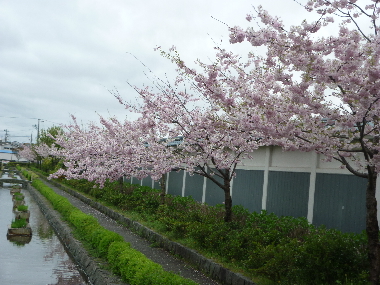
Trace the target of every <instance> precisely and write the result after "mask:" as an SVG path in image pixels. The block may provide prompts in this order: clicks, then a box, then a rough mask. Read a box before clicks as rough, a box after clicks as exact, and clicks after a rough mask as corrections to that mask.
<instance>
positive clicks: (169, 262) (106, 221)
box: [45, 181, 221, 285]
mask: <svg viewBox="0 0 380 285" xmlns="http://www.w3.org/2000/svg"><path fill="white" fill-rule="evenodd" d="M45 183H46V184H47V185H48V186H49V187H50V188H52V189H53V190H54V191H55V192H56V193H57V194H59V195H61V196H64V197H66V198H67V199H68V200H69V201H70V202H71V203H72V204H73V205H74V206H75V207H77V208H79V209H80V210H81V211H83V212H84V213H86V214H90V215H92V216H94V217H95V218H97V219H98V221H99V223H100V224H101V225H102V226H103V227H104V228H106V229H108V230H110V231H113V232H116V233H118V234H119V235H121V236H122V237H124V240H125V241H126V242H129V243H130V244H131V246H132V247H133V248H134V249H136V250H138V251H140V252H141V253H143V254H144V255H145V256H146V257H148V258H149V259H151V260H152V261H154V262H156V263H158V264H161V266H162V267H163V268H164V269H165V270H167V271H172V272H175V273H177V274H179V275H181V276H183V277H185V278H189V279H192V280H194V281H195V282H197V283H198V284H201V285H217V284H221V283H218V282H216V281H214V280H212V279H210V278H209V277H207V276H205V275H204V274H203V273H202V272H200V271H199V270H196V269H194V268H193V267H191V265H190V264H188V263H186V262H185V261H183V260H181V259H178V258H176V257H174V256H172V255H171V254H170V253H168V252H167V251H165V250H163V249H161V248H155V247H152V246H151V245H150V244H149V243H148V242H147V241H146V240H145V239H143V238H141V237H139V236H138V235H136V234H135V233H133V232H131V231H130V230H129V229H128V228H126V227H125V226H123V225H120V224H118V223H117V222H116V221H114V220H113V219H111V218H110V217H108V216H106V215H104V214H103V213H101V212H99V211H98V210H96V209H94V208H92V207H91V206H89V205H87V204H85V203H83V202H82V201H80V200H79V199H77V198H75V197H73V196H71V195H70V194H68V193H67V192H65V191H63V190H61V189H59V188H58V187H55V186H54V185H52V184H50V183H48V182H46V181H45Z"/></svg>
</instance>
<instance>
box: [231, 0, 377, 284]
mask: <svg viewBox="0 0 380 285" xmlns="http://www.w3.org/2000/svg"><path fill="white" fill-rule="evenodd" d="M363 2H365V1H354V0H351V1H347V0H331V1H326V0H314V1H308V2H307V4H306V5H305V8H306V9H307V11H309V12H312V11H315V12H316V13H315V14H311V15H316V16H317V18H316V20H315V21H312V22H308V21H306V20H304V21H303V22H302V23H301V25H299V26H292V27H290V28H287V27H286V26H285V24H284V23H283V22H282V21H281V20H280V18H278V17H273V16H271V15H270V14H269V13H268V12H267V11H265V10H264V9H263V8H262V7H258V8H257V9H256V14H255V15H248V16H247V20H248V21H257V23H258V22H260V24H258V27H257V28H253V27H250V28H248V29H242V28H240V27H233V28H230V41H231V43H239V42H242V41H248V42H250V43H251V44H252V46H255V47H258V46H261V47H265V48H266V55H265V56H261V57H257V58H256V63H257V68H259V69H262V70H263V72H265V74H266V78H267V88H268V89H267V91H266V93H265V94H268V96H269V98H271V99H272V104H271V107H270V108H268V107H269V105H265V108H266V109H267V110H270V111H271V112H275V113H276V114H277V116H278V117H281V116H282V115H284V118H285V120H278V118H276V117H273V116H271V118H273V119H274V120H272V123H273V126H274V127H276V126H277V128H278V130H279V132H278V133H279V134H280V135H281V136H282V139H281V140H279V143H281V144H282V145H283V146H284V147H285V148H286V149H301V150H306V151H317V152H319V153H322V154H324V155H325V156H326V157H327V159H335V160H337V161H339V162H340V163H341V164H342V166H343V167H345V168H347V169H348V170H349V171H350V172H351V173H353V174H354V175H356V176H358V177H363V178H365V179H367V181H368V185H367V189H366V208H367V216H366V232H367V236H368V258H369V261H370V282H371V284H379V275H380V247H379V226H378V220H377V201H376V196H375V194H376V183H377V178H378V175H379V171H380V154H379V150H380V145H379V131H380V125H379V118H380V64H379V56H380V36H379V28H380V27H379V25H378V22H377V21H378V18H379V13H380V7H379V1H378V0H371V1H367V2H368V3H367V4H368V5H365V4H363V6H359V5H361V4H362V3H363ZM359 3H360V4H359ZM336 20H338V21H339V22H338V23H334V21H336ZM366 20H367V21H366ZM368 26H369V28H368ZM333 31H335V32H336V34H332V35H330V36H323V35H326V34H331V33H333ZM321 34H322V35H321ZM242 84H243V83H242ZM243 95H244V94H243ZM255 96H257V94H248V93H247V94H245V96H244V98H242V100H244V101H247V102H255V103H257V99H256V98H255ZM247 105H249V103H247ZM242 107H244V106H242V105H240V108H242ZM235 110H236V109H235ZM247 112H248V110H247ZM290 114H292V116H289V115H290ZM247 118H248V116H247ZM285 126H288V127H289V128H290V129H289V132H288V133H287V134H286V133H284V132H283V131H282V130H283V129H284V127H285Z"/></svg>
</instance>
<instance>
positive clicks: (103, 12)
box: [0, 0, 308, 142]
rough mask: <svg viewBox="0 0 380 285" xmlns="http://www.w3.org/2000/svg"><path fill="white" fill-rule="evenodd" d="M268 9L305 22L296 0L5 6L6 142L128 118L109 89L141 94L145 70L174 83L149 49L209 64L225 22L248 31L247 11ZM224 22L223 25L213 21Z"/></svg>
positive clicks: (1, 55)
mask: <svg viewBox="0 0 380 285" xmlns="http://www.w3.org/2000/svg"><path fill="white" fill-rule="evenodd" d="M301 1H302V0H301ZM259 4H262V5H263V6H264V8H266V9H267V10H269V11H271V12H272V14H275V15H281V16H282V17H283V18H284V19H285V20H286V21H288V23H290V24H297V23H300V22H301V21H302V19H304V18H305V17H307V15H308V14H307V12H305V11H304V10H303V9H302V7H300V6H299V5H298V4H296V3H295V2H294V1H293V0H271V1H268V0H267V1H264V0H234V1H220V0H191V1H178V0H176V1H175V0H161V1H156V0H155V1H153V0H145V1H132V0H112V1H105V0H103V1H94V0H91V1H90V0H76V1H74V0H68V1H51V0H33V1H28V0H0V15H1V17H0V76H1V78H0V106H1V107H0V110H1V113H0V139H4V136H5V131H4V130H8V135H9V136H10V137H9V138H8V140H9V141H19V142H30V137H31V135H32V136H33V142H35V138H36V133H37V132H36V129H35V127H34V125H37V123H38V119H40V128H41V129H47V128H49V127H51V126H53V125H59V124H66V123H69V122H70V114H73V115H75V116H76V117H77V119H78V120H79V122H82V123H83V124H87V123H88V122H90V121H98V114H100V115H103V116H106V117H110V116H117V117H118V118H120V119H123V118H124V117H125V116H126V115H127V113H126V111H125V110H124V107H123V106H122V105H120V104H119V103H118V101H117V100H116V99H115V98H114V97H113V96H112V95H111V94H110V93H109V91H108V90H110V89H117V90H118V91H119V93H120V94H121V95H122V97H123V98H125V99H127V100H128V99H130V98H133V97H136V96H137V94H136V93H135V91H134V90H133V89H132V88H131V87H129V85H128V84H127V81H128V82H130V83H131V84H133V85H138V86H142V84H146V85H149V84H151V82H150V81H149V80H148V79H146V77H145V75H144V73H143V71H144V68H143V66H142V65H141V63H140V62H139V61H137V60H136V59H135V58H134V57H133V56H131V55H130V54H129V53H131V54H133V55H134V56H136V57H137V58H138V59H139V60H141V61H142V62H144V64H145V65H147V66H148V67H149V68H150V69H151V70H152V71H153V72H154V73H155V74H157V75H158V76H161V77H162V76H163V75H164V74H165V73H167V74H168V76H169V77H173V78H174V75H175V73H174V69H175V67H174V66H173V65H172V64H171V63H170V61H169V60H167V59H164V58H162V57H161V56H160V55H159V53H158V52H155V51H154V50H153V49H154V47H156V46H162V47H163V48H164V49H166V50H167V49H169V48H170V47H171V46H172V45H174V46H176V47H177V49H178V51H179V52H180V54H181V56H182V57H183V58H184V59H185V60H186V62H190V63H191V62H193V61H194V60H196V59H197V58H200V59H202V60H204V61H207V60H208V58H210V59H212V58H213V54H214V50H213V47H214V43H213V41H216V42H220V41H223V43H224V45H225V47H227V48H228V49H231V50H233V51H238V52H241V53H246V52H247V51H248V50H249V49H250V48H251V47H250V46H249V45H248V44H246V45H233V46H232V45H230V44H229V43H228V29H227V26H226V25H224V24H222V23H221V22H224V23H226V24H228V25H229V26H235V25H241V26H244V27H247V26H248V25H249V23H248V22H247V21H246V20H245V16H246V14H247V13H252V12H253V8H252V6H257V5H259ZM212 17H214V18H216V19H218V20H220V21H221V22H219V21H217V20H215V19H213V18H212Z"/></svg>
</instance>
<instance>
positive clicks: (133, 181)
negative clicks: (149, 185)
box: [132, 177, 141, 185]
mask: <svg viewBox="0 0 380 285" xmlns="http://www.w3.org/2000/svg"><path fill="white" fill-rule="evenodd" d="M132 184H138V185H141V180H139V179H137V178H136V177H133V178H132Z"/></svg>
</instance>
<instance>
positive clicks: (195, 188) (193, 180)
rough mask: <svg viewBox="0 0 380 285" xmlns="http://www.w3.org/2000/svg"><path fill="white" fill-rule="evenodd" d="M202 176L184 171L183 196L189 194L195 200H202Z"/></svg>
mask: <svg viewBox="0 0 380 285" xmlns="http://www.w3.org/2000/svg"><path fill="white" fill-rule="evenodd" d="M203 180H204V177H203V176H201V175H199V174H194V175H192V176H190V174H189V173H186V181H185V184H186V186H185V196H191V197H192V198H193V199H194V200H195V201H198V202H202V196H203Z"/></svg>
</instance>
